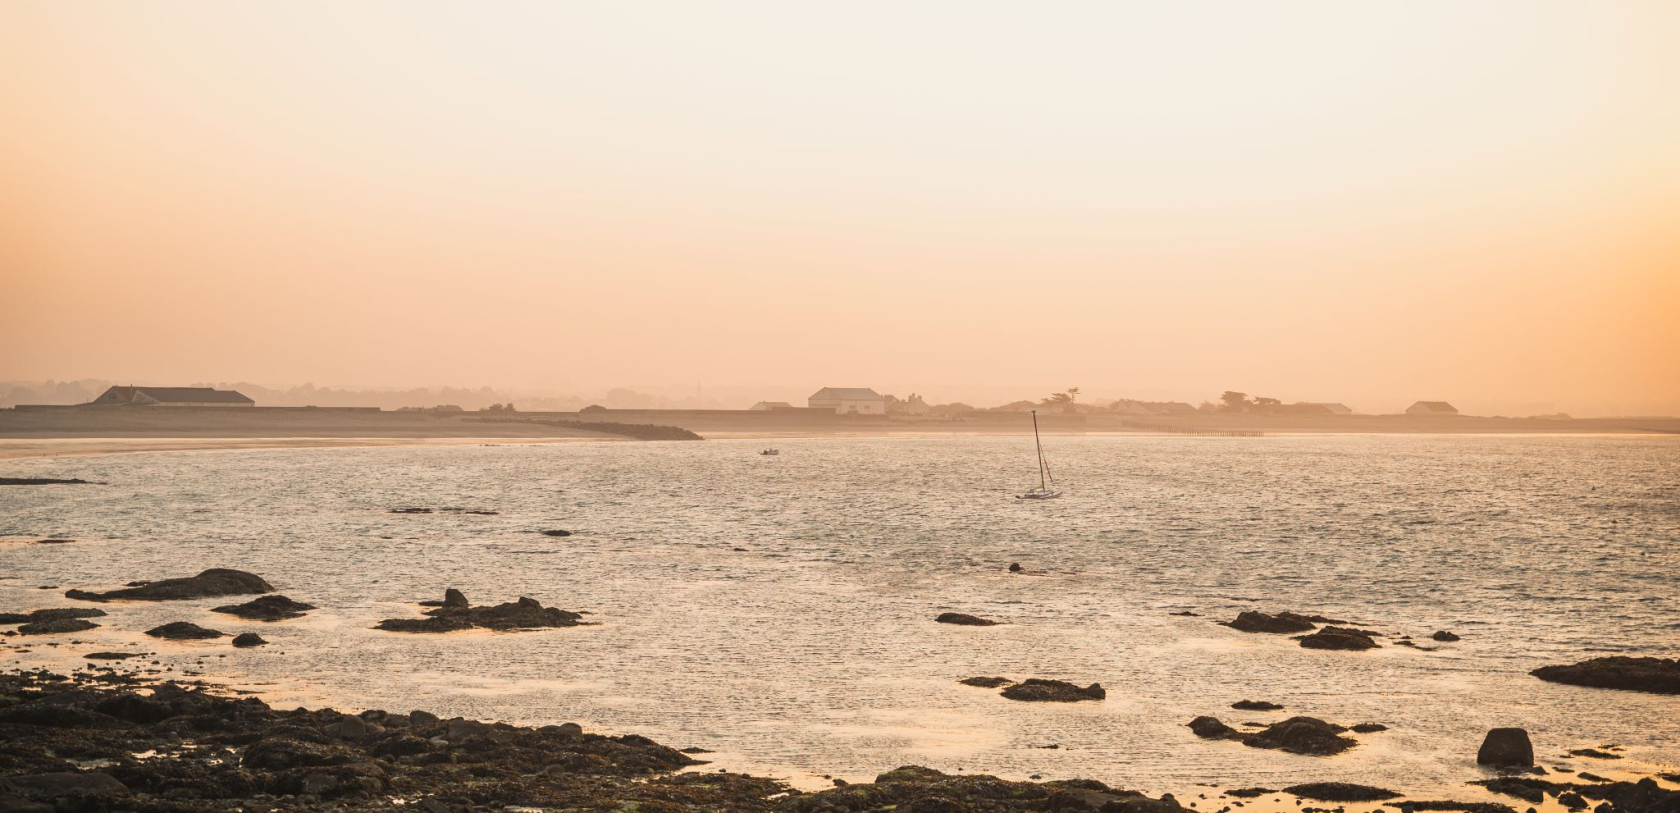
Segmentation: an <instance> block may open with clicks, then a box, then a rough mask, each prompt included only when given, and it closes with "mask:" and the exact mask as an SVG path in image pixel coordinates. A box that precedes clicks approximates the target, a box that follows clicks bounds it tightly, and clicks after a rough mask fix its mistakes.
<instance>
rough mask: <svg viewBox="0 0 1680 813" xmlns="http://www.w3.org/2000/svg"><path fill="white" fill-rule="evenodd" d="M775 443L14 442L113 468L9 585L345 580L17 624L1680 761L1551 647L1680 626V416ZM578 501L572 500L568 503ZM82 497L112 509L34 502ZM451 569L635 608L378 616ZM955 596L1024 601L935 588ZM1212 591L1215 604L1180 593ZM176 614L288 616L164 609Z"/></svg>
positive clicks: (501, 690) (737, 732) (1629, 641)
mask: <svg viewBox="0 0 1680 813" xmlns="http://www.w3.org/2000/svg"><path fill="white" fill-rule="evenodd" d="M777 443H778V444H779V445H780V447H781V449H782V454H781V456H780V457H761V456H759V455H758V454H757V451H758V449H759V448H760V447H761V446H762V442H757V441H753V442H735V441H709V442H704V443H579V444H571V445H556V446H516V445H507V446H489V447H451V448H384V449H337V450H289V451H254V452H253V451H237V452H195V453H170V454H131V455H112V456H107V457H84V458H61V459H48V460H30V461H15V462H8V463H3V464H0V474H5V475H11V476H76V477H84V478H87V479H92V480H101V481H105V482H107V483H109V485H102V486H75V487H11V488H4V489H0V537H10V538H13V540H14V541H9V542H0V610H12V609H30V608H34V607H44V606H63V605H67V604H71V603H72V602H69V601H68V600H67V599H64V598H63V597H62V592H63V589H65V588H69V587H84V588H99V587H112V586H118V585H121V584H122V583H124V582H128V581H131V580H135V579H156V578H163V577H168V576H178V575H188V574H191V573H195V572H197V571H199V570H201V569H203V568H206V567H215V566H222V567H236V568H241V569H245V570H250V571H253V572H256V573H258V574H261V575H262V576H264V577H265V578H267V579H268V580H269V581H270V582H272V583H273V584H274V585H275V586H276V587H278V588H279V589H280V591H281V592H283V593H285V594H286V595H288V596H290V597H292V598H294V599H298V600H301V601H307V602H310V603H313V604H316V605H318V606H319V607H320V609H319V610H318V611H316V612H314V613H312V614H311V615H310V616H309V617H308V618H305V619H300V620H296V621H289V622H281V623H278V624H259V623H254V622H244V621H241V620H239V619H237V618H233V617H231V616H226V615H219V614H215V613H211V612H209V608H210V607H212V606H215V605H217V604H220V603H226V602H221V601H193V602H176V603H169V604H158V605H146V604H120V605H110V606H109V607H108V609H109V610H110V611H111V613H112V615H111V616H110V617H109V618H105V619H99V620H100V621H101V622H103V623H104V624H105V627H104V628H102V629H100V630H97V631H95V632H93V633H86V634H82V635H80V636H76V637H77V638H79V639H80V640H82V641H84V642H87V643H84V644H83V645H80V646H70V645H68V642H67V638H68V637H69V636H58V637H57V638H58V640H59V641H60V642H61V643H62V644H63V645H62V646H60V647H57V648H53V647H47V646H44V643H45V641H44V639H30V641H29V644H30V645H33V647H34V649H35V651H34V652H32V653H28V654H22V655H20V654H18V653H17V651H16V650H17V649H18V647H19V645H20V644H19V642H20V641H22V640H24V639H20V638H8V639H4V640H5V642H6V644H5V646H4V648H0V663H3V664H5V665H14V664H17V663H20V662H21V663H38V662H41V659H42V658H43V657H45V658H49V659H50V658H53V657H57V658H63V659H64V661H63V662H64V664H66V665H68V664H71V663H74V661H73V660H71V659H70V656H72V655H75V654H79V653H81V652H84V651H92V650H93V649H98V648H111V647H118V646H131V647H144V648H145V649H146V650H148V651H157V652H159V653H161V658H160V659H161V660H163V661H164V662H165V663H166V664H167V665H170V666H173V667H175V668H176V670H177V671H176V672H175V674H179V671H180V670H182V669H188V670H192V671H197V672H202V673H203V674H204V676H205V677H206V678H208V679H213V680H218V681H222V682H228V683H232V684H235V685H238V686H243V687H249V688H257V689H260V690H262V691H264V692H265V693H267V694H269V695H270V696H271V697H274V698H277V699H279V700H281V701H283V702H286V703H288V704H290V703H303V704H307V705H311V706H318V705H322V704H331V705H334V706H335V707H338V708H343V709H357V708H386V709H391V710H407V709H411V708H424V709H428V710H432V711H435V712H439V713H443V714H445V715H449V714H460V715H466V716H469V717H477V718H481V719H498V720H507V721H512V722H524V723H552V722H563V721H577V722H580V723H583V724H584V725H585V726H586V727H589V728H592V729H599V730H607V731H614V732H635V733H642V734H646V735H649V736H652V737H654V738H655V739H658V740H659V741H661V742H664V743H666V744H669V745H673V746H676V747H688V746H699V747H704V748H708V749H712V750H713V751H716V752H717V753H715V754H712V755H709V756H708V757H706V758H708V759H714V760H715V763H714V767H717V766H726V767H729V768H731V769H742V770H750V771H753V772H756V773H760V774H769V775H774V776H780V777H785V778H790V779H793V780H795V781H797V782H799V783H800V784H806V785H809V784H812V783H813V782H816V781H818V777H819V776H820V775H823V774H832V775H835V776H840V777H843V778H847V779H852V780H859V779H868V778H870V777H872V776H873V775H874V774H875V773H877V772H879V771H882V770H886V769H890V768H892V767H895V766H898V765H901V764H922V765H928V766H932V767H936V768H941V769H945V770H953V771H954V770H957V769H962V770H965V771H984V772H988V773H994V774H998V775H1001V776H1007V777H1012V778H1025V777H1027V776H1029V775H1032V774H1041V775H1042V776H1044V778H1066V777H1073V776H1083V777H1092V778H1098V779H1103V780H1105V781H1109V782H1111V783H1113V784H1117V785H1121V786H1125V787H1131V788H1137V789H1141V790H1145V791H1149V792H1151V793H1157V792H1161V791H1173V792H1176V793H1179V794H1181V795H1182V794H1183V793H1185V792H1186V791H1189V790H1193V789H1195V787H1196V785H1197V784H1198V783H1216V784H1218V785H1221V786H1226V787H1230V786H1243V785H1255V784H1261V785H1266V786H1268V787H1280V786H1281V784H1284V783H1291V782H1295V781H1308V780H1321V779H1322V780H1328V779H1341V780H1351V781H1361V782H1367V783H1371V784H1378V785H1384V786H1388V787H1393V788H1396V789H1400V790H1405V791H1409V792H1413V793H1420V794H1421V793H1425V792H1430V791H1433V792H1438V793H1442V794H1446V793H1451V794H1453V796H1455V797H1459V798H1464V797H1476V798H1485V797H1482V796H1479V795H1478V794H1479V789H1467V788H1465V787H1464V785H1463V783H1464V782H1465V781H1467V780H1469V779H1475V778H1479V777H1480V776H1481V774H1480V773H1479V772H1478V771H1477V769H1476V768H1475V766H1474V764H1473V763H1474V756H1475V750H1476V747H1477V745H1478V744H1479V743H1480V741H1481V735H1482V734H1483V733H1484V732H1485V731H1486V730H1487V729H1488V728H1490V727H1493V726H1502V725H1516V726H1523V727H1526V728H1528V729H1529V731H1530V732H1531V734H1532V736H1533V738H1534V740H1535V744H1536V751H1537V754H1538V755H1539V756H1540V758H1541V761H1542V762H1543V763H1544V764H1548V765H1567V766H1572V767H1575V768H1577V769H1582V768H1585V769H1591V770H1594V771H1597V772H1600V773H1611V772H1610V771H1606V770H1604V767H1605V765H1606V763H1602V762H1593V761H1591V760H1583V759H1564V758H1560V755H1562V754H1563V753H1564V752H1565V751H1567V750H1569V749H1572V748H1581V747H1586V746H1599V745H1604V744H1611V743H1614V744H1619V745H1621V746H1623V747H1625V748H1626V751H1625V752H1624V753H1626V754H1627V755H1628V756H1629V759H1628V760H1627V761H1625V762H1624V763H1622V764H1628V763H1641V764H1655V765H1670V766H1672V765H1675V764H1677V763H1680V698H1676V697H1664V696H1657V695H1644V694H1637V693H1631V692H1614V691H1601V690H1591V689H1582V688H1575V687H1568V686H1558V685H1552V684H1547V683H1542V682H1540V681H1538V680H1536V679H1534V678H1531V677H1529V676H1528V674H1527V672H1528V671H1529V670H1530V669H1533V668H1534V667H1536V666H1539V665H1542V664H1546V663H1560V662H1572V661H1575V660H1578V659H1581V658H1585V657H1590V656H1593V655H1599V654H1608V653H1633V654H1654V655H1663V656H1668V657H1673V656H1675V655H1677V654H1680V439H1675V438H1584V437H1570V438H1555V437H1428V436H1425V437H1419V436H1409V437H1378V436H1340V437H1274V438H1241V439H1238V438H1157V437H1112V438H1063V437H1053V438H1049V439H1047V450H1048V453H1049V454H1050V456H1051V459H1052V462H1053V464H1054V465H1055V466H1056V471H1057V473H1058V476H1059V477H1060V479H1061V481H1062V482H1063V483H1064V484H1065V486H1066V488H1067V494H1066V496H1065V497H1064V498H1063V499H1061V500H1056V501H1051V502H1044V503H1027V502H1021V501H1017V500H1014V499H1012V498H1011V494H1012V493H1013V492H1016V491H1019V490H1021V489H1022V488H1024V487H1026V486H1027V485H1029V484H1030V481H1031V480H1032V478H1033V476H1034V474H1033V471H1034V470H1033V460H1032V454H1033V452H1032V443H1031V440H1030V438H1029V439H1025V440H1022V439H1010V438H984V439H977V438H954V439H875V440H870V439H826V440H810V441H795V440H784V441H778V442H777ZM395 506H431V507H434V508H441V507H460V508H471V509H488V510H495V511H499V512H500V514H499V515H497V516H470V515H462V514H452V513H438V514H431V515H419V516H405V515H396V514H390V513H387V512H386V510H387V509H388V508H391V507H395ZM548 528H563V529H569V530H572V531H575V532H576V534H575V535H574V536H571V537H569V538H563V539H559V538H550V537H545V536H542V535H540V534H538V533H536V531H538V530H539V529H548ZM48 535H61V536H69V537H73V538H75V539H76V540H77V541H76V542H74V543H72V544H65V545H39V544H31V543H28V542H25V541H21V540H23V539H33V538H36V537H42V536H48ZM1011 562H1020V563H1021V564H1022V565H1023V566H1024V567H1025V568H1026V569H1027V570H1028V571H1029V573H1027V574H1023V575H1011V574H1010V573H1008V572H1007V567H1008V565H1009V563H1011ZM41 585H53V586H55V588H56V589H54V590H51V591H45V590H39V589H37V587H38V586H41ZM447 587H458V588H460V589H461V590H463V591H464V592H465V593H466V594H467V596H468V597H469V598H470V599H472V600H473V601H474V602H475V603H494V602H499V601H507V600H512V599H513V598H515V597H517V596H520V595H528V596H532V597H534V598H537V599H538V600H540V601H542V602H543V603H544V604H549V605H554V606H559V607H562V608H565V609H571V610H586V611H588V612H590V613H592V615H591V616H589V618H590V619H591V620H592V621H595V622H598V624H599V625H598V626H593V627H586V628H576V629H564V630H550V631H542V632H531V633H518V634H491V633H483V634H478V633H465V634H455V635H448V636H426V635H401V634H396V633H384V632H378V631H375V630H373V629H371V627H372V626H373V624H374V623H375V622H376V621H378V620H379V619H381V618H388V617H413V616H415V615H416V613H417V608H416V607H415V606H414V602H415V601H417V600H420V599H434V598H440V597H441V596H442V594H443V591H444V589H445V588H447ZM1243 609H1263V610H1268V611H1278V610H1286V609H1287V610H1296V611H1301V612H1321V613H1324V614H1327V615H1332V616H1337V617H1341V618H1347V619H1350V620H1352V621H1355V622H1357V623H1358V624H1359V625H1360V626H1364V627H1367V628H1371V629H1375V630H1377V631H1380V632H1383V633H1385V634H1387V635H1388V636H1389V638H1388V640H1392V638H1393V637H1397V636H1399V635H1405V634H1409V635H1412V636H1414V637H1416V638H1418V639H1419V641H1420V642H1421V643H1431V642H1429V641H1428V640H1427V637H1428V635H1429V634H1430V633H1431V632H1433V631H1435V630H1437V629H1450V630H1453V631H1455V632H1457V633H1458V634H1460V635H1462V636H1463V639H1464V640H1463V641H1462V642H1461V643H1457V644H1447V645H1443V646H1442V648H1441V649H1440V650H1439V651H1434V652H1426V651H1418V650H1413V649H1407V648H1404V647H1398V646H1393V645H1391V644H1390V645H1385V646H1384V648H1382V649H1378V650H1374V651H1370V652H1364V653H1350V652H1320V651H1310V650H1305V649H1301V648H1300V647H1299V646H1298V645H1297V644H1296V643H1295V642H1294V641H1292V640H1290V639H1289V638H1287V637H1284V636H1270V635H1247V634H1243V633H1238V632H1234V631H1231V630H1228V629H1226V628H1224V627H1221V626H1218V625H1216V624H1214V623H1213V620H1215V619H1228V618H1231V617H1233V616H1235V615H1236V613H1237V612H1238V611H1239V610H1243ZM946 610H955V611H962V612H970V613H975V614H979V615H984V616H988V617H992V618H997V619H1001V620H1003V621H1006V622H1007V624H1006V625H1003V626H998V627H992V628H965V627H952V626H947V625H940V624H935V623H934V622H933V617H934V616H935V615H936V614H938V613H940V612H942V611H946ZM1182 610H1193V611H1195V612H1198V613H1201V614H1202V617H1199V618H1185V617H1175V616H1172V615H1170V613H1172V612H1176V611H1182ZM175 620H187V621H193V622H196V623H199V624H203V625H205V626H212V627H215V628H217V629H222V630H226V631H229V632H241V631H246V630H257V631H259V632H261V634H262V635H263V636H264V637H265V638H267V639H269V640H270V641H272V642H274V645H273V646H269V647H266V648H263V649H258V650H233V649H231V648H230V647H228V646H227V645H226V643H225V641H224V642H217V643H210V644H170V645H159V644H157V643H156V642H153V641H152V640H151V639H148V638H145V637H144V636H142V635H140V631H142V630H145V629H147V628H149V627H151V626H154V625H156V624H159V623H163V622H166V621H175ZM1379 640H1383V639H1379ZM974 675H1004V676H1008V677H1011V678H1015V679H1021V678H1026V677H1032V676H1039V677H1055V678H1065V679H1069V680H1074V681H1076V682H1079V683H1081V684H1084V683H1088V682H1091V681H1098V682H1100V683H1102V684H1103V686H1104V687H1106V688H1107V689H1108V699H1107V700H1106V701H1104V702H1101V703H1081V704H1075V705H1043V704H1024V703H1016V702H1012V701H1008V700H1005V699H1003V698H1001V697H999V696H998V695H997V693H996V692H995V691H991V690H985V689H976V688H970V687H966V686H962V685H959V684H958V683H957V680H958V679H959V678H963V677H969V676H974ZM1244 698H1249V699H1256V700H1271V701H1275V702H1280V703H1283V704H1284V705H1286V706H1287V707H1288V712H1286V713H1285V714H1309V715H1314V716H1319V717H1323V718H1325V719H1329V720H1331V721H1335V722H1340V723H1343V724H1353V723H1360V722H1377V723H1382V724H1385V725H1387V726H1389V727H1390V729H1391V730H1389V731H1387V732H1382V733H1377V734H1369V735H1361V736H1360V737H1359V740H1360V743H1361V744H1360V746H1359V747H1358V748H1356V749H1354V750H1353V751H1350V752H1348V753H1347V754H1344V755H1341V756H1338V757H1334V758H1330V759H1323V758H1313V757H1302V756H1292V755H1289V754H1284V753H1280V752H1274V751H1261V750H1256V749H1251V748H1246V747H1244V746H1241V745H1239V744H1236V743H1231V742H1205V741H1201V740H1198V739H1197V738H1195V737H1194V736H1193V735H1191V733H1190V732H1189V730H1188V729H1187V728H1185V723H1186V722H1188V721H1189V720H1190V719H1191V718H1192V717H1195V716H1197V715H1201V714H1213V715H1216V716H1218V717H1220V718H1221V719H1223V720H1225V721H1226V722H1229V723H1231V724H1233V725H1238V724H1240V723H1242V722H1244V721H1273V720H1276V719H1280V718H1281V717H1282V716H1283V715H1282V714H1277V713H1256V712H1237V711H1233V710H1231V709H1230V708H1229V706H1230V704H1231V703H1232V702H1233V701H1236V700H1240V699H1244ZM1050 744H1056V745H1059V746H1060V747H1059V748H1057V749H1054V750H1050V749H1044V748H1042V747H1039V746H1045V745H1050ZM1611 765H1612V767H1613V766H1614V764H1611ZM1472 791H1475V792H1472Z"/></svg>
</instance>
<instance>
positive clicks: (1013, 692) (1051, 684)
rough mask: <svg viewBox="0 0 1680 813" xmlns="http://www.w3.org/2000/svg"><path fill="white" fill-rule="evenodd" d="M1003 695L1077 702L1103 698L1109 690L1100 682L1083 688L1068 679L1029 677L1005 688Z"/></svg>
mask: <svg viewBox="0 0 1680 813" xmlns="http://www.w3.org/2000/svg"><path fill="white" fill-rule="evenodd" d="M1003 696H1004V697H1007V698H1009V699H1010V700H1024V701H1028V702H1035V703H1077V702H1079V701H1081V700H1101V699H1103V698H1105V697H1107V696H1108V692H1106V691H1103V687H1102V684H1100V683H1093V684H1091V685H1089V686H1086V687H1085V688H1083V689H1081V688H1079V687H1078V686H1075V685H1074V684H1072V683H1068V682H1067V681H1062V680H1042V679H1039V678H1027V679H1026V680H1024V681H1022V682H1020V683H1017V684H1015V685H1013V686H1010V687H1008V688H1006V689H1004V690H1003Z"/></svg>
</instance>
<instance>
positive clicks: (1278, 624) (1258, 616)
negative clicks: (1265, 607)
mask: <svg viewBox="0 0 1680 813" xmlns="http://www.w3.org/2000/svg"><path fill="white" fill-rule="evenodd" d="M1221 623H1223V624H1224V625H1225V626H1227V627H1230V628H1231V629H1234V630H1237V631H1239V632H1270V633H1274V634H1279V635H1282V634H1287V633H1291V632H1309V631H1311V630H1312V629H1314V628H1315V627H1317V626H1318V625H1317V624H1314V623H1313V622H1312V621H1311V620H1310V619H1308V618H1307V617H1306V616H1304V615H1297V614H1295V613H1278V614H1277V615H1267V614H1266V613H1262V612H1258V611H1256V610H1247V611H1244V612H1242V613H1238V614H1237V617H1236V619H1235V620H1232V621H1224V622H1221Z"/></svg>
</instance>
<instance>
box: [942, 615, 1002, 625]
mask: <svg viewBox="0 0 1680 813" xmlns="http://www.w3.org/2000/svg"><path fill="white" fill-rule="evenodd" d="M933 620H935V621H938V622H939V623H941V624H960V625H962V626H965V627H995V626H997V623H998V622H996V621H993V620H991V619H990V618H981V617H980V616H977V615H968V614H967V613H940V614H939V617H937V618H935V619H933Z"/></svg>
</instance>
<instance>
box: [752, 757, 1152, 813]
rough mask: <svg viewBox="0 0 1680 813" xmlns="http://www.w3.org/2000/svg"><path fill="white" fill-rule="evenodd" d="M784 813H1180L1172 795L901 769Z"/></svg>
mask: <svg viewBox="0 0 1680 813" xmlns="http://www.w3.org/2000/svg"><path fill="white" fill-rule="evenodd" d="M777 809H778V810H780V811H783V813H838V812H839V811H875V810H896V811H899V813H1004V812H1005V811H1029V810H1042V811H1065V813H1075V811H1091V812H1093V813H1185V809H1184V808H1182V807H1180V806H1179V804H1178V802H1177V801H1176V800H1174V799H1173V798H1172V796H1171V795H1170V794H1169V795H1164V796H1162V797H1161V798H1160V799H1150V798H1149V797H1147V796H1144V795H1143V794H1141V793H1137V792H1135V791H1114V790H1110V789H1109V788H1108V786H1106V785H1103V784H1102V783H1100V782H1094V781H1090V780H1068V781H1062V782H1047V783H1043V784H1039V783H1034V782H1010V781H1007V780H1003V779H998V778H997V777H993V776H985V775H973V774H968V775H952V774H945V773H941V772H939V771H935V770H932V769H930V768H921V767H916V766H905V767H902V768H898V769H896V770H892V771H888V772H886V773H883V774H881V775H880V776H877V777H875V781H874V782H873V783H871V784H858V783H852V784H847V785H843V786H837V787H835V788H832V789H829V790H824V791H820V792H817V793H806V794H795V795H792V796H789V797H788V798H786V799H785V800H783V801H782V802H781V804H780V805H779V806H778V807H777Z"/></svg>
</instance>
